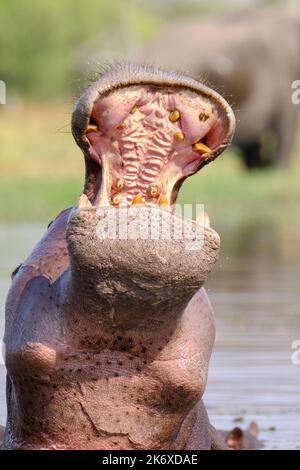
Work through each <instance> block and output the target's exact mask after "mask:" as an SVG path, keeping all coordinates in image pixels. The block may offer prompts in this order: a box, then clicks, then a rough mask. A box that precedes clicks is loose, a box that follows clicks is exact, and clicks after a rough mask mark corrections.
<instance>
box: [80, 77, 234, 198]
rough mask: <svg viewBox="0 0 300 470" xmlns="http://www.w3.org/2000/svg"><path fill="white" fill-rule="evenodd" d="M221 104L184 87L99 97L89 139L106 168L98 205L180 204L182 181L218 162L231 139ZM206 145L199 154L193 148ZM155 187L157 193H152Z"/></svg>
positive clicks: (130, 89) (92, 152) (92, 150)
mask: <svg viewBox="0 0 300 470" xmlns="http://www.w3.org/2000/svg"><path fill="white" fill-rule="evenodd" d="M223 114H224V110H223V109H221V107H220V106H219V105H218V103H214V102H212V100H211V99H209V98H207V97H204V96H201V95H200V94H198V93H196V92H193V91H190V90H187V89H183V88H171V87H159V86H157V87H156V86H150V85H149V86H145V85H144V86H138V85H136V86H128V87H124V88H119V89H116V90H114V91H112V92H110V93H109V94H108V95H107V96H105V97H102V98H99V99H98V100H97V101H96V102H95V104H94V107H93V110H92V114H91V118H90V125H89V126H88V128H87V131H86V138H87V139H88V142H89V144H90V155H91V157H92V159H93V160H95V161H96V162H98V163H99V165H100V166H101V168H102V171H101V179H102V181H101V183H100V184H98V187H100V189H99V191H98V192H97V194H95V195H94V200H93V201H92V202H93V203H94V204H97V205H109V204H114V205H119V204H122V203H123V204H130V203H132V201H134V200H135V199H134V198H135V197H136V196H137V195H139V199H140V202H143V203H158V202H159V201H160V200H161V198H162V196H163V198H164V201H167V203H168V204H173V203H174V202H175V199H176V196H177V192H178V189H179V186H180V183H181V182H182V181H183V180H184V179H185V178H186V177H187V176H189V175H191V174H193V173H195V172H196V171H197V170H198V169H199V168H200V167H201V166H203V165H204V164H205V163H206V162H207V161H210V160H211V159H213V155H214V153H215V152H217V150H218V148H219V147H220V145H222V143H223V140H224V138H225V136H226V132H227V125H225V123H224V116H223ZM197 143H198V144H199V143H200V144H204V145H205V146H207V147H209V149H210V151H208V150H207V149H206V148H205V147H201V148H200V149H199V148H198V149H197V150H195V146H194V144H197ZM153 188H154V189H153Z"/></svg>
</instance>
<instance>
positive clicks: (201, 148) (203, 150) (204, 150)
mask: <svg viewBox="0 0 300 470" xmlns="http://www.w3.org/2000/svg"><path fill="white" fill-rule="evenodd" d="M193 150H194V151H195V152H200V153H211V149H210V148H209V147H207V145H204V144H203V143H202V142H196V144H194V145H193Z"/></svg>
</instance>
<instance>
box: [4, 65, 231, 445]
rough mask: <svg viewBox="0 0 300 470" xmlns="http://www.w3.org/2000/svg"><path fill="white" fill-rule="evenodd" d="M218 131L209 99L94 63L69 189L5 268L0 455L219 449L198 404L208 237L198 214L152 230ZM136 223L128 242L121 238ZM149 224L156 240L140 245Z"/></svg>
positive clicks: (227, 113) (224, 141) (201, 89)
mask: <svg viewBox="0 0 300 470" xmlns="http://www.w3.org/2000/svg"><path fill="white" fill-rule="evenodd" d="M234 125H235V119H234V114H233V111H232V109H231V107H230V106H229V105H228V103H227V102H226V101H225V99H223V98H222V97H221V96H220V95H219V94H218V93H216V92H215V91H213V90H212V89H210V88H208V87H207V86H205V85H204V84H202V83H200V82H197V81H195V80H193V79H191V78H189V77H186V76H181V75H179V74H177V73H174V72H166V71H163V70H161V69H159V70H156V69H154V68H152V67H150V66H146V65H144V66H140V65H135V64H130V63H129V64H128V63H126V64H117V65H115V66H113V67H110V68H108V69H107V70H106V71H105V72H103V73H102V74H101V75H99V76H98V77H97V79H96V80H95V81H94V82H93V83H92V84H91V85H90V86H89V87H88V88H87V90H86V91H85V92H84V93H83V95H82V96H81V97H80V99H79V100H78V102H77V104H76V106H75V109H74V112H73V116H72V133H73V136H74V138H75V141H76V142H77V144H78V145H79V147H80V148H81V150H82V152H83V155H84V161H85V183H84V188H83V192H82V194H81V195H80V196H79V198H78V201H77V203H76V204H74V206H73V207H71V208H68V209H65V210H63V211H62V212H61V213H60V214H59V215H58V216H57V217H56V219H55V220H54V221H53V222H52V223H51V224H50V226H49V228H48V230H47V232H46V233H45V235H44V237H43V238H42V239H41V241H40V242H39V243H38V245H37V246H36V247H35V248H34V250H33V252H32V253H31V255H30V256H29V257H28V258H27V259H26V260H25V261H24V262H23V264H22V265H21V266H20V267H19V269H18V270H17V271H16V272H15V274H14V277H13V281H12V286H11V289H10V291H9V294H8V299H7V303H6V325H5V337H4V342H5V361H6V368H7V423H6V429H5V434H4V440H3V447H4V448H5V449H42V450H43V449H45V450H46V449H106V450H107V449H108V450H111V449H118V450H120V449H146V450H147V449H214V448H223V447H225V444H224V441H223V440H222V438H221V437H220V436H219V435H218V433H217V432H216V431H215V429H214V428H213V427H212V425H211V424H210V422H209V418H208V416H207V412H206V410H205V407H204V404H203V401H202V396H203V393H204V391H205V386H206V380H207V371H208V364H209V359H210V355H211V351H212V347H213V343H214V337H215V321H214V314H213V310H212V307H211V304H210V302H209V299H208V297H207V294H206V292H205V290H204V287H203V285H204V282H205V280H206V278H207V276H208V274H209V272H210V271H211V269H212V267H213V265H214V263H215V262H216V260H217V257H218V251H219V246H220V239H219V236H218V234H217V233H216V232H215V231H214V230H213V229H212V228H210V226H209V223H208V217H202V218H201V220H202V221H203V222H201V221H200V222H199V221H198V219H197V220H196V221H195V220H193V221H192V220H190V221H189V224H190V225H189V230H188V234H186V235H182V236H177V235H176V233H174V234H173V232H172V233H171V236H169V237H165V236H163V235H164V234H165V227H166V226H167V227H168V226H169V227H175V225H176V224H177V223H178V222H182V220H183V219H184V217H183V216H181V215H180V214H178V213H176V212H175V211H174V208H175V207H176V198H177V194H178V191H179V189H180V186H181V184H182V183H183V181H184V180H185V179H186V178H187V177H188V176H190V175H192V174H194V173H195V172H197V171H198V170H200V168H203V167H204V166H205V165H207V164H208V163H210V162H212V161H213V160H214V159H215V158H216V157H217V156H218V155H219V154H220V153H221V152H222V151H223V150H225V149H226V147H227V146H228V145H229V143H230V141H231V139H232V136H233V133H234ZM125 212H126V217H127V219H126V217H125V215H124V214H125ZM152 213H153V214H154V216H155V217H154V219H151V220H150V219H147V217H148V216H149V215H151V214H152ZM141 215H143V217H145V216H146V219H145V220H146V224H145V225H144V231H143V232H142V233H141V236H140V237H135V236H128V234H127V235H126V234H125V236H124V232H123V230H124V229H125V228H129V227H131V229H132V233H133V235H135V234H136V230H137V229H136V228H134V227H138V225H135V223H136V221H137V219H138V217H140V216H141ZM123 216H124V217H123ZM113 218H114V220H115V228H117V236H114V232H113V231H110V229H111V227H110V224H109V223H107V222H109V221H111V220H113ZM165 219H167V220H168V224H169V225H168V224H167V225H165V224H164V221H165ZM124 220H125V222H124ZM143 220H144V219H143ZM150 223H151V224H152V225H153V226H154V228H156V229H157V232H155V231H154V232H153V233H156V235H155V236H152V235H151V236H144V235H145V230H146V228H147V227H148V226H149V224H150ZM147 224H148V225H147ZM199 227H200V228H202V232H201V233H202V238H201V247H200V245H199V247H198V248H197V249H196V245H193V247H192V248H191V243H193V242H194V241H197V240H198V236H197V237H196V234H197V229H198V228H199ZM119 229H120V230H119ZM121 232H122V233H121ZM130 233H131V232H130Z"/></svg>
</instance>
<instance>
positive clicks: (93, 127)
mask: <svg viewBox="0 0 300 470" xmlns="http://www.w3.org/2000/svg"><path fill="white" fill-rule="evenodd" d="M98 130H99V128H98V126H97V125H96V124H89V125H88V126H87V128H86V131H85V132H86V134H87V133H88V132H96V131H98Z"/></svg>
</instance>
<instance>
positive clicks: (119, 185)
mask: <svg viewBox="0 0 300 470" xmlns="http://www.w3.org/2000/svg"><path fill="white" fill-rule="evenodd" d="M123 188H124V180H123V179H122V178H118V179H117V181H116V190H117V191H122V189H123Z"/></svg>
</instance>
